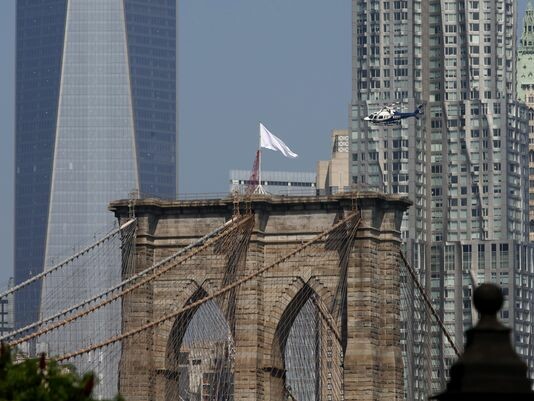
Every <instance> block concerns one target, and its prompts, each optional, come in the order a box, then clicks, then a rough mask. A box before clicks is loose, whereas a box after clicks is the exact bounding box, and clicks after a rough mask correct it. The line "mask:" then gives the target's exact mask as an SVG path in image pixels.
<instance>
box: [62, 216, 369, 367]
mask: <svg viewBox="0 0 534 401" xmlns="http://www.w3.org/2000/svg"><path fill="white" fill-rule="evenodd" d="M357 216H359V213H354V212H352V213H350V214H349V215H348V216H347V217H345V218H344V219H342V220H340V221H339V222H338V223H336V224H334V225H333V226H332V227H330V228H329V229H328V230H326V231H323V232H322V233H320V234H318V235H316V236H315V237H313V238H311V239H310V240H308V241H307V242H305V243H304V244H302V245H300V246H299V247H297V248H296V249H294V250H293V251H291V252H289V253H287V254H286V255H285V256H283V257H281V258H280V259H278V260H276V261H274V262H273V263H271V264H270V265H268V266H265V267H263V268H261V269H259V270H258V271H256V272H254V273H251V274H249V275H247V276H245V277H243V278H241V279H239V280H237V281H236V282H234V283H232V284H230V285H227V286H226V287H224V288H221V289H220V290H218V291H215V292H214V293H213V294H212V295H208V296H205V297H203V298H201V299H199V300H198V301H195V302H192V303H190V304H188V305H186V306H184V307H183V308H181V309H179V310H175V311H173V312H170V313H167V314H165V315H163V316H162V317H160V318H159V319H156V320H154V321H152V322H149V323H147V324H145V325H143V326H141V327H138V328H136V329H132V330H130V331H128V332H126V333H123V334H119V335H116V336H113V337H110V338H108V339H107V340H105V341H102V342H100V343H97V344H94V345H91V346H89V347H87V348H82V349H80V350H78V351H75V352H71V353H68V354H64V355H61V356H59V357H57V358H56V360H57V361H58V362H61V361H64V360H68V359H72V358H74V357H77V356H79V355H83V354H86V353H89V352H91V351H94V350H96V349H100V348H103V347H106V346H109V345H111V344H114V343H116V342H119V341H122V340H124V339H127V338H129V337H132V336H134V335H136V334H139V333H141V332H143V331H146V330H149V329H151V328H153V327H155V326H158V325H160V324H162V323H164V322H166V321H168V320H171V319H174V318H176V317H177V316H178V315H180V314H182V313H184V312H188V311H190V310H193V309H196V308H198V307H199V306H201V305H202V304H204V303H206V302H208V301H211V300H213V299H215V298H217V297H220V296H221V295H224V294H226V293H227V292H229V291H231V290H233V289H234V288H237V287H239V286H241V285H242V284H245V283H246V282H248V281H250V280H252V279H254V278H256V277H258V276H259V275H261V274H263V273H265V272H267V271H269V270H271V269H272V268H273V267H276V266H278V265H280V264H281V263H283V262H285V261H286V260H288V259H290V258H291V257H293V256H294V255H296V254H298V253H299V252H301V251H303V250H304V249H306V248H307V247H309V246H310V245H312V244H314V243H315V242H317V241H319V240H321V239H322V238H323V237H325V236H326V235H328V234H330V233H331V232H332V231H334V230H336V229H338V228H339V227H341V226H342V225H343V224H345V223H346V222H347V221H349V220H351V219H353V218H355V217H357Z"/></svg>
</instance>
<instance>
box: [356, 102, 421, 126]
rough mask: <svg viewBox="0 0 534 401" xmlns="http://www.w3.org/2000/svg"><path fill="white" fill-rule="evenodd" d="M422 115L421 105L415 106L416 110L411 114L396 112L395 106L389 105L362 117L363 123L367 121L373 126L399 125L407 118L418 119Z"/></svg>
mask: <svg viewBox="0 0 534 401" xmlns="http://www.w3.org/2000/svg"><path fill="white" fill-rule="evenodd" d="M422 114H423V104H420V105H419V106H417V108H416V109H415V110H414V111H413V112H412V113H403V112H401V111H398V110H397V107H396V104H391V105H388V106H384V107H382V108H381V109H380V110H379V111H377V112H375V113H371V114H369V115H368V116H367V117H364V118H363V120H364V121H369V122H371V123H373V124H380V125H382V124H383V125H393V124H397V125H399V124H400V123H401V121H402V120H404V119H405V118H409V117H415V118H416V119H419V116H420V115H422Z"/></svg>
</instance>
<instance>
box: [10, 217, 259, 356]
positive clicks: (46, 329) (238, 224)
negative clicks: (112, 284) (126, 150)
mask: <svg viewBox="0 0 534 401" xmlns="http://www.w3.org/2000/svg"><path fill="white" fill-rule="evenodd" d="M252 218H253V215H249V216H246V217H244V218H242V220H241V221H237V222H235V224H234V225H233V226H231V227H229V228H228V229H227V230H226V231H223V232H222V233H220V234H219V235H217V236H215V237H213V238H211V239H209V240H207V241H206V242H205V243H204V244H203V245H201V246H200V247H198V248H196V249H194V250H193V251H192V252H191V253H189V254H187V255H185V256H184V257H182V258H181V259H180V260H178V261H177V262H176V263H171V264H169V266H167V267H165V268H162V269H161V270H159V271H154V274H152V275H150V276H149V277H147V278H145V279H144V280H141V281H139V282H138V283H136V284H134V285H132V286H131V287H128V288H126V289H125V290H122V291H121V292H119V293H117V294H116V295H114V296H112V297H110V298H108V299H106V300H104V301H102V302H100V303H98V304H96V305H94V306H93V307H91V308H89V309H85V310H83V311H81V312H79V313H77V314H75V315H72V316H70V317H68V318H66V319H64V320H61V321H59V322H57V323H56V324H52V325H50V326H47V327H44V328H43V329H41V330H39V331H37V332H35V333H32V334H29V335H27V336H25V337H22V338H20V339H18V340H15V341H12V342H10V343H9V345H10V346H15V345H18V344H21V343H23V342H26V341H29V340H31V339H33V338H35V337H39V336H41V335H43V334H46V333H48V332H50V331H52V330H55V329H57V328H59V327H62V326H65V325H67V324H69V323H72V322H73V321H75V320H78V319H80V318H82V317H84V316H87V315H88V314H90V313H92V312H95V311H96V310H98V309H100V308H102V307H104V306H106V305H109V304H110V303H112V302H113V301H116V300H117V299H119V298H121V297H123V296H124V295H126V294H128V293H130V292H132V291H134V290H135V289H137V288H139V287H141V286H143V285H144V284H146V283H148V282H150V281H152V280H155V279H156V278H157V277H159V276H161V275H162V274H164V273H166V272H168V271H169V270H171V269H173V268H174V267H175V266H176V265H179V264H181V263H184V262H185V261H187V260H189V259H191V258H192V257H194V256H195V255H197V254H198V253H200V252H202V251H203V250H204V249H206V248H208V247H209V246H211V245H212V244H213V243H214V242H216V241H217V240H219V239H220V238H221V237H223V236H225V235H228V234H229V233H231V232H233V231H235V230H236V229H237V228H239V227H241V226H242V225H243V224H245V223H247V222H249V221H250V220H251V219H252ZM170 258H171V259H172V258H176V255H171V257H170ZM165 263H169V258H167V259H164V260H163V261H162V262H160V263H158V265H159V266H161V265H163V264H165Z"/></svg>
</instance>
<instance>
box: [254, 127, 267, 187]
mask: <svg viewBox="0 0 534 401" xmlns="http://www.w3.org/2000/svg"><path fill="white" fill-rule="evenodd" d="M259 128H260V130H261V121H260V127H259ZM259 134H260V135H259V144H258V186H257V187H256V190H255V191H254V193H255V194H260V195H265V193H266V192H265V190H264V189H263V186H262V185H261V132H260V133H259Z"/></svg>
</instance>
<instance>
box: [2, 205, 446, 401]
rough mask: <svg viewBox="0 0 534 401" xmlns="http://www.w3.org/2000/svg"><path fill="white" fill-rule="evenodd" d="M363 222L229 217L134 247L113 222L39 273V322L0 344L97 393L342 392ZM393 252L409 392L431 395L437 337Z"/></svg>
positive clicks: (307, 398) (126, 229) (129, 234)
mask: <svg viewBox="0 0 534 401" xmlns="http://www.w3.org/2000/svg"><path fill="white" fill-rule="evenodd" d="M359 221H360V220H359V215H358V213H356V212H354V213H349V214H348V215H345V216H344V215H342V214H340V215H338V217H337V218H336V221H335V222H334V224H333V225H332V226H331V227H330V228H328V229H327V230H325V231H323V232H321V233H320V234H318V235H315V236H313V235H312V234H307V233H302V234H299V235H298V236H297V237H296V238H297V240H295V237H293V239H292V240H288V237H286V236H284V235H282V236H279V237H276V238H270V239H269V238H264V235H265V234H264V233H260V232H259V231H257V230H256V231H255V228H254V224H255V217H254V216H253V215H243V216H240V215H239V214H238V215H236V216H235V217H234V218H232V219H231V220H229V221H228V222H226V223H225V224H223V225H222V226H220V227H217V228H216V229H214V230H212V231H211V232H209V233H208V234H206V235H205V236H204V237H202V238H200V239H197V240H194V241H193V242H191V243H189V244H187V243H185V242H184V241H182V242H181V244H182V245H180V246H177V245H176V244H174V245H173V246H167V247H161V248H157V249H155V248H154V249H152V250H151V249H150V248H147V249H144V250H143V251H142V252H140V251H138V250H137V249H135V247H134V243H135V241H134V239H135V238H134V237H135V233H136V224H135V222H132V223H128V224H123V226H122V227H120V228H117V229H115V231H116V233H115V232H112V233H110V234H108V235H109V238H108V239H106V240H104V241H97V242H98V243H99V245H96V246H89V247H88V248H87V250H84V251H83V252H81V253H79V255H78V254H77V255H76V257H73V258H69V259H68V260H67V262H65V263H64V265H62V266H60V267H57V268H55V267H54V269H53V271H50V272H49V273H47V274H46V275H44V276H43V277H42V278H41V279H40V280H39V281H36V282H40V283H41V285H42V307H41V314H40V319H39V321H37V322H34V323H32V324H30V325H28V326H26V327H24V328H19V329H18V330H16V331H14V332H12V333H10V334H8V335H7V336H4V340H7V341H9V342H10V343H11V344H12V345H15V346H17V347H18V348H19V350H21V351H22V352H23V353H24V354H25V355H34V354H35V353H37V352H46V353H47V354H48V355H49V356H51V357H54V358H56V359H58V360H59V361H60V362H62V363H66V364H72V365H73V366H75V367H76V368H77V369H78V370H79V371H81V372H82V373H83V372H86V371H93V372H95V373H96V375H97V379H98V382H99V385H98V387H97V395H98V396H101V397H111V396H113V395H114V394H116V393H117V392H119V391H120V392H121V393H122V394H123V395H124V396H125V397H126V399H128V397H129V396H130V395H132V394H136V395H137V396H141V397H143V394H146V395H147V396H148V395H149V394H150V396H153V397H154V398H155V399H158V400H169V401H170V400H188V401H189V400H191V401H192V400H199V401H200V400H203V401H204V400H205V401H211V400H213V401H215V400H217V401H219V400H221V401H226V400H228V401H231V400H233V399H234V394H235V393H236V391H240V392H242V391H244V390H245V391H247V389H248V391H257V390H255V389H256V387H255V386H253V383H254V382H255V381H259V380H261V381H262V383H264V384H263V388H262V390H261V391H263V392H264V393H265V394H268V395H269V396H270V398H271V399H280V400H282V399H286V400H297V401H319V400H329V401H330V400H342V399H343V398H344V394H343V389H344V378H343V369H344V354H345V351H346V349H345V348H346V346H347V340H346V339H347V316H346V314H347V274H348V268H349V265H350V261H349V259H350V255H351V252H352V251H353V246H354V241H355V236H356V233H357V229H358V225H359ZM260 234H261V235H260ZM260 237H261V240H260V239H259V238H260ZM260 242H261V246H260ZM251 254H253V255H254V258H252V259H250V260H249V259H247V256H248V255H251ZM400 259H403V260H404V264H403V266H404V267H401V288H400V290H401V294H400V295H401V300H402V302H401V305H400V311H401V338H402V341H403V343H402V345H403V346H404V351H405V352H404V359H403V360H404V371H405V385H406V386H407V388H409V387H408V386H412V387H411V389H410V390H407V394H408V393H409V392H411V393H410V394H425V395H428V394H431V393H433V392H434V390H435V387H432V386H433V385H434V382H435V379H436V378H435V377H433V376H431V377H428V372H434V371H438V372H439V370H436V369H435V368H436V367H435V366H434V364H435V363H441V364H442V363H443V362H442V360H443V355H444V354H443V353H444V352H447V344H446V343H444V342H443V341H442V338H441V337H442V331H441V329H442V328H441V327H439V325H438V326H436V324H434V323H435V322H436V320H435V318H436V314H435V311H432V310H431V309H429V305H428V302H427V301H428V300H427V299H425V297H424V294H423V292H422V291H421V285H420V284H419V278H418V276H417V273H414V271H413V269H411V267H410V266H409V265H408V264H407V263H406V260H405V259H404V258H403V256H402V257H401V258H399V260H400ZM139 260H141V261H142V263H138V261H139ZM310 260H313V261H314V263H313V264H310V263H308V262H309V261H310ZM147 261H150V262H147ZM138 265H139V266H138ZM144 266H148V267H146V268H145V267H144ZM313 266H316V267H313ZM141 269H144V270H141ZM314 269H320V273H319V272H318V271H315V270H314ZM93 283H98V285H91V284H93ZM102 283H106V284H107V285H106V286H102ZM30 284H31V283H30ZM2 296H3V294H2ZM413 322H417V325H413V326H409V325H411V324H412V323H413ZM433 322H434V323H433ZM436 327H438V329H436ZM434 339H438V340H439V344H437V345H436V344H433V343H432V341H434ZM236 344H239V346H236ZM410 350H416V351H417V352H414V353H412V354H410V355H408V351H410ZM435 350H440V352H441V353H438V354H436V351H435ZM258 354H261V355H262V360H263V361H264V362H263V365H262V366H256V363H255V361H256V355H258ZM236 369H239V372H237V371H236ZM406 372H411V374H412V377H410V376H409V375H408V374H406ZM441 372H443V369H442V370H441ZM414 376H415V378H414ZM421 378H422V379H421ZM415 379H421V380H419V382H417V381H416V380H415ZM438 379H439V380H441V379H442V378H441V377H438ZM440 383H441V381H440ZM419 398H420V397H419V396H418V398H417V399H419ZM414 399H416V398H414Z"/></svg>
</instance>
